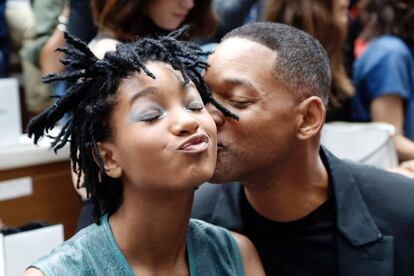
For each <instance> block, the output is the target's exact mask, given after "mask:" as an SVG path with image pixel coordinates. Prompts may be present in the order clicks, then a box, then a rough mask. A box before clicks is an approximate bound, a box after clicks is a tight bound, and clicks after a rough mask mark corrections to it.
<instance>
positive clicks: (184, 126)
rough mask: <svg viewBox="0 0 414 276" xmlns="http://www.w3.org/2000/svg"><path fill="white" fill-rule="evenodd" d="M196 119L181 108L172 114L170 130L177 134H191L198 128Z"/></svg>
mask: <svg viewBox="0 0 414 276" xmlns="http://www.w3.org/2000/svg"><path fill="white" fill-rule="evenodd" d="M199 126H200V125H199V123H198V121H197V120H196V119H195V118H194V117H193V116H192V115H191V114H189V113H188V112H187V111H185V110H181V111H179V112H177V114H176V115H175V116H174V119H173V122H172V124H171V132H172V133H173V134H174V135H177V136H184V135H191V134H193V133H195V132H197V130H198V128H199Z"/></svg>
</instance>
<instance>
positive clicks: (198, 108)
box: [186, 102, 204, 111]
mask: <svg viewBox="0 0 414 276" xmlns="http://www.w3.org/2000/svg"><path fill="white" fill-rule="evenodd" d="M186 108H187V109H188V110H191V111H201V110H203V109H204V104H203V103H202V102H192V103H190V104H188V105H187V106H186Z"/></svg>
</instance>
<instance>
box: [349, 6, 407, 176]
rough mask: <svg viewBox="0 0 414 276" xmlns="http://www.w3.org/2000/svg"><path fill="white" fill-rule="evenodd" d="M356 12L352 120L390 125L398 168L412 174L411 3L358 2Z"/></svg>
mask: <svg viewBox="0 0 414 276" xmlns="http://www.w3.org/2000/svg"><path fill="white" fill-rule="evenodd" d="M358 8H359V15H360V20H361V23H362V32H361V34H360V36H359V38H358V40H357V42H356V47H355V55H356V58H357V59H356V61H355V62H354V72H353V82H354V85H355V89H356V95H355V97H354V100H353V102H352V115H353V118H354V119H355V120H356V121H363V122H367V121H374V122H375V121H378V122H386V123H390V124H392V125H394V127H395V128H396V130H397V134H396V135H395V136H394V141H395V144H396V147H397V153H398V158H399V160H400V161H406V162H403V163H402V164H401V165H402V167H405V168H407V169H410V170H411V171H414V161H407V160H412V159H414V32H413V30H414V2H413V1H409V0H360V1H358Z"/></svg>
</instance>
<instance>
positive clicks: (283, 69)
mask: <svg viewBox="0 0 414 276" xmlns="http://www.w3.org/2000/svg"><path fill="white" fill-rule="evenodd" d="M236 37H237V38H245V39H248V40H251V41H254V42H257V43H260V44H262V45H264V46H266V47H268V48H270V49H271V50H273V51H275V52H276V54H277V57H276V60H275V64H274V70H273V72H272V73H273V76H274V77H275V78H276V80H278V81H280V82H281V83H282V84H283V85H285V86H286V87H287V88H288V89H289V90H291V91H292V92H295V93H296V92H297V93H300V94H302V95H303V94H304V95H316V96H319V97H320V98H321V99H322V100H323V102H324V103H325V105H326V104H327V103H328V95H329V89H330V84H331V71H330V67H329V58H328V55H327V53H326V51H325V49H324V48H323V47H322V46H321V44H320V43H319V41H318V40H317V39H315V38H313V37H312V36H311V35H309V34H307V33H305V32H303V31H301V30H298V29H296V28H294V27H292V26H288V25H284V24H280V23H273V22H258V23H252V24H247V25H244V26H242V27H239V28H237V29H234V30H233V31H231V32H230V33H228V34H227V35H226V36H224V37H223V39H222V41H224V40H226V39H228V38H236Z"/></svg>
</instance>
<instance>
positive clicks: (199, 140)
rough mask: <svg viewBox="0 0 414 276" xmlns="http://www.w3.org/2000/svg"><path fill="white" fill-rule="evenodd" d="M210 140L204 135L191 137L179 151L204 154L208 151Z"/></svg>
mask: <svg viewBox="0 0 414 276" xmlns="http://www.w3.org/2000/svg"><path fill="white" fill-rule="evenodd" d="M209 142H210V139H209V138H208V136H207V135H206V134H204V133H197V134H194V135H191V136H190V137H189V138H187V139H186V140H185V141H184V142H182V143H181V144H180V145H179V146H178V148H177V149H178V150H179V151H183V152H188V153H198V152H203V151H206V150H207V149H208V145H209Z"/></svg>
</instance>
